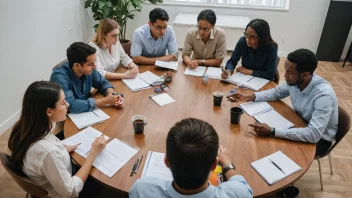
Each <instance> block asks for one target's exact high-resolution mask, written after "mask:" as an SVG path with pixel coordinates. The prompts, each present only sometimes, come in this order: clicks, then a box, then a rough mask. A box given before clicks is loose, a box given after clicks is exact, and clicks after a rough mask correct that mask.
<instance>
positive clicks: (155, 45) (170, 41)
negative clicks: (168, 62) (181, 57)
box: [131, 24, 178, 58]
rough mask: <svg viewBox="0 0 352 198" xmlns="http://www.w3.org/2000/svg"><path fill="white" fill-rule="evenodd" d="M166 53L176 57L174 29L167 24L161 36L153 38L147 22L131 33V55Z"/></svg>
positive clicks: (149, 55)
mask: <svg viewBox="0 0 352 198" xmlns="http://www.w3.org/2000/svg"><path fill="white" fill-rule="evenodd" d="M166 50H167V52H168V54H172V55H174V56H175V57H176V58H177V57H178V48H177V42H176V37H175V33H174V30H173V29H172V27H171V26H167V29H166V32H165V34H164V36H163V37H161V38H158V39H157V40H155V39H154V38H153V37H152V35H151V33H150V27H149V25H148V24H145V25H142V26H141V27H139V28H137V29H136V30H135V31H134V33H133V40H132V48H131V56H145V57H160V56H165V55H166Z"/></svg>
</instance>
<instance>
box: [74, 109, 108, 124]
mask: <svg viewBox="0 0 352 198" xmlns="http://www.w3.org/2000/svg"><path fill="white" fill-rule="evenodd" d="M68 117H70V118H71V120H72V122H73V123H75V125H76V126H77V128H78V129H82V128H85V127H88V126H91V125H94V124H98V123H102V122H104V121H105V120H107V119H109V118H110V116H108V115H107V114H106V113H104V111H102V110H101V109H99V108H96V109H94V111H90V112H83V113H77V114H76V113H69V114H68Z"/></svg>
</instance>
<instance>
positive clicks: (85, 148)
mask: <svg viewBox="0 0 352 198" xmlns="http://www.w3.org/2000/svg"><path fill="white" fill-rule="evenodd" d="M101 135H102V132H100V131H98V130H96V129H94V128H92V127H88V128H86V129H84V130H82V131H81V132H79V133H76V134H75V135H73V136H71V137H69V138H66V139H64V140H62V141H61V142H62V143H63V144H64V145H66V146H73V145H76V144H80V145H79V146H78V147H77V149H76V150H75V152H76V153H78V154H79V155H81V156H82V157H84V158H87V157H88V155H89V152H90V149H91V146H92V142H93V141H94V140H95V139H96V138H97V137H100V136H101ZM104 138H105V139H106V140H107V139H109V137H107V136H104ZM138 151H139V149H137V148H135V147H132V146H130V145H128V144H126V143H124V142H122V141H120V140H118V139H116V138H114V139H113V140H112V141H110V142H109V143H108V144H107V145H106V147H105V149H103V150H102V151H101V152H100V153H99V154H98V155H97V157H96V158H95V160H94V162H93V166H94V167H95V168H97V169H99V170H100V171H101V172H103V173H104V174H105V175H107V176H108V177H112V176H113V175H114V174H115V173H116V172H117V171H119V170H120V169H121V167H122V166H124V165H125V164H126V163H127V162H128V161H129V160H130V159H131V158H132V157H133V156H134V155H136V154H137V153H138Z"/></svg>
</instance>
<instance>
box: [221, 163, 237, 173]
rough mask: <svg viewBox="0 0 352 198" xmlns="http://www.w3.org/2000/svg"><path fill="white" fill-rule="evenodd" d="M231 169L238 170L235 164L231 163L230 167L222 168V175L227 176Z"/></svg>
mask: <svg viewBox="0 0 352 198" xmlns="http://www.w3.org/2000/svg"><path fill="white" fill-rule="evenodd" d="M230 169H233V170H236V167H235V165H234V164H233V163H229V164H228V165H226V166H224V167H223V168H222V173H223V174H225V173H226V172H227V171H229V170H230Z"/></svg>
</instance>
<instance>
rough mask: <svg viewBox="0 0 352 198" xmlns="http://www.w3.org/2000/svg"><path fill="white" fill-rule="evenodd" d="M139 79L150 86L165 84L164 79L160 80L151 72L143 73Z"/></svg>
mask: <svg viewBox="0 0 352 198" xmlns="http://www.w3.org/2000/svg"><path fill="white" fill-rule="evenodd" d="M137 77H138V78H140V79H142V80H143V81H144V82H146V83H147V84H149V85H161V84H163V83H164V79H162V78H160V77H159V76H157V75H155V74H154V73H152V72H150V71H146V72H143V73H141V74H138V75H137Z"/></svg>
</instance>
